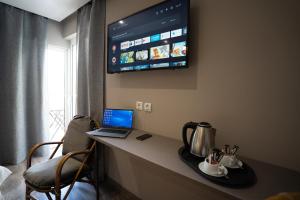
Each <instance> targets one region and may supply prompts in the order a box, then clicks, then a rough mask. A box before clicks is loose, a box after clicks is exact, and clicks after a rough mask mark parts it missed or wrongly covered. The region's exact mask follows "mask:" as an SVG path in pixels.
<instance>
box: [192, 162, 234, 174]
mask: <svg viewBox="0 0 300 200" xmlns="http://www.w3.org/2000/svg"><path fill="white" fill-rule="evenodd" d="M204 162H205V161H203V162H201V163H199V165H198V167H199V169H200V170H201V171H202V172H203V173H205V174H207V175H210V176H214V177H223V176H226V175H227V174H228V170H227V169H226V167H224V166H223V165H220V167H219V168H220V169H221V171H222V172H223V173H221V174H219V173H213V174H212V173H210V172H207V171H205V170H204V168H203V164H204Z"/></svg>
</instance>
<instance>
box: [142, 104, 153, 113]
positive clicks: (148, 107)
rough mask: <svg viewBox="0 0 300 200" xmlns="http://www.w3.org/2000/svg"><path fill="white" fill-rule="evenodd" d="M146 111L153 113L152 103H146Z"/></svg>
mask: <svg viewBox="0 0 300 200" xmlns="http://www.w3.org/2000/svg"><path fill="white" fill-rule="evenodd" d="M144 111H146V112H151V111H152V103H144Z"/></svg>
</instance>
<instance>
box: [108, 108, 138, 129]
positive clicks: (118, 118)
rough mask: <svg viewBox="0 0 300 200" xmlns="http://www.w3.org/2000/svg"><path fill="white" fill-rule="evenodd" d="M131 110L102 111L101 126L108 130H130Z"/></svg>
mask: <svg viewBox="0 0 300 200" xmlns="http://www.w3.org/2000/svg"><path fill="white" fill-rule="evenodd" d="M132 122H133V110H121V109H104V113H103V120H102V126H103V127H110V128H132Z"/></svg>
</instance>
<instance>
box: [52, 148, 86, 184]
mask: <svg viewBox="0 0 300 200" xmlns="http://www.w3.org/2000/svg"><path fill="white" fill-rule="evenodd" d="M91 152H92V150H85V151H73V152H70V153H67V154H66V155H65V156H63V158H62V159H61V160H60V161H59V163H58V165H57V168H56V178H55V187H56V188H57V189H58V188H59V187H60V183H61V180H60V179H61V171H62V169H63V167H64V164H65V163H66V162H67V161H68V160H69V159H70V158H72V157H74V156H76V155H79V154H90V153H91ZM87 158H88V156H87V157H86V158H85V159H84V161H83V162H82V164H81V166H80V168H79V169H78V171H77V173H76V176H75V179H77V177H78V175H79V174H80V172H81V170H82V168H83V167H84V165H85V162H86V161H87Z"/></svg>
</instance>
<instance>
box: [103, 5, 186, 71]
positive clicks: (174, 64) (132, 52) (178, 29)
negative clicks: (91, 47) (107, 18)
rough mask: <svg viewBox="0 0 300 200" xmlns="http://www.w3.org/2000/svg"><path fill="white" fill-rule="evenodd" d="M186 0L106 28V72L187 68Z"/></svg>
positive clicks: (139, 14)
mask: <svg viewBox="0 0 300 200" xmlns="http://www.w3.org/2000/svg"><path fill="white" fill-rule="evenodd" d="M188 22H189V0H167V1H163V2H162V3H159V4H156V5H154V6H151V7H149V8H146V9H144V10H142V11H140V12H137V13H135V14H132V15H130V16H128V17H126V18H123V19H120V20H118V21H116V22H114V23H111V24H109V25H108V30H107V32H108V34H107V36H108V38H107V41H108V42H107V48H108V49H107V72H108V73H120V72H129V71H141V70H155V69H178V68H187V67H188V53H189V51H188V45H189V43H188V36H189V26H188V24H189V23H188Z"/></svg>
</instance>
